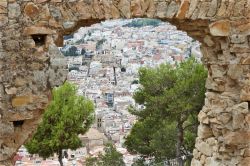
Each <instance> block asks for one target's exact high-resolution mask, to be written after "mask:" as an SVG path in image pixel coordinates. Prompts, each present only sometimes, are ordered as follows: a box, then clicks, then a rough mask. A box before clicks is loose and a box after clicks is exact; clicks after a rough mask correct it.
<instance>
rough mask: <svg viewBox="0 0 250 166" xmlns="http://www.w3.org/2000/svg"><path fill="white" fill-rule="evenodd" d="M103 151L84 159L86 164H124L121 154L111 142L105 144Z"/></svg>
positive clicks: (104, 165)
mask: <svg viewBox="0 0 250 166" xmlns="http://www.w3.org/2000/svg"><path fill="white" fill-rule="evenodd" d="M104 151H105V153H104V154H101V153H100V154H99V155H98V157H90V158H88V159H87V160H86V166H125V163H124V161H123V156H122V154H121V153H120V152H118V151H117V150H116V148H115V146H114V145H113V144H111V143H108V144H106V146H105V148H104Z"/></svg>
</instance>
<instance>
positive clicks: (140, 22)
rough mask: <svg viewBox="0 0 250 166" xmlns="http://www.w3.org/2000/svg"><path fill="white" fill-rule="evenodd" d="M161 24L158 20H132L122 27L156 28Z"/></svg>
mask: <svg viewBox="0 0 250 166" xmlns="http://www.w3.org/2000/svg"><path fill="white" fill-rule="evenodd" d="M160 24H161V21H160V20H156V19H146V18H145V19H135V20H132V21H131V22H130V23H127V24H125V25H123V27H136V28H141V27H144V26H153V27H157V26H159V25H160Z"/></svg>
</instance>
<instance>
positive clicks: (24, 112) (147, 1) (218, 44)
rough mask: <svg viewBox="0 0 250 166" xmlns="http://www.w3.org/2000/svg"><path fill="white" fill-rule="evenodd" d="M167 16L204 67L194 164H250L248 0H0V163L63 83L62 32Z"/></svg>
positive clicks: (8, 158) (33, 125)
mask: <svg viewBox="0 0 250 166" xmlns="http://www.w3.org/2000/svg"><path fill="white" fill-rule="evenodd" d="M133 17H149V18H158V19H161V20H163V21H168V22H170V23H172V24H173V25H175V26H177V27H178V29H180V30H183V31H186V32H187V33H188V35H189V36H191V37H193V38H194V39H197V40H199V41H200V42H201V43H202V48H201V49H202V53H203V63H204V65H206V66H207V68H208V70H209V76H208V79H207V83H206V88H207V93H206V101H205V106H204V107H203V109H202V111H201V112H200V114H199V121H200V126H199V129H198V138H197V140H196V146H195V147H196V148H195V149H194V152H193V154H194V158H193V161H192V165H193V166H202V165H210V166H217V165H230V166H232V165H241V166H243V165H244V166H246V165H250V0H0V30H1V31H0V162H1V163H2V164H5V165H11V164H10V161H11V158H12V157H13V155H14V154H15V152H16V150H17V149H18V148H19V147H20V145H22V144H23V143H24V142H25V140H26V139H27V138H28V137H30V136H31V134H32V132H33V131H34V130H35V129H36V125H37V123H38V122H39V120H40V117H41V115H42V113H43V110H44V108H45V106H46V105H47V104H48V102H49V99H50V94H51V92H50V90H51V88H52V87H54V86H57V85H60V84H62V83H63V81H64V80H65V77H66V74H67V73H66V70H65V62H64V61H63V59H62V58H61V55H60V53H59V52H58V49H57V47H56V45H57V46H59V45H61V44H62V42H63V35H65V34H69V33H72V32H74V31H75V30H76V29H77V28H79V27H81V26H90V25H91V24H94V23H97V22H100V21H102V20H106V19H116V18H133Z"/></svg>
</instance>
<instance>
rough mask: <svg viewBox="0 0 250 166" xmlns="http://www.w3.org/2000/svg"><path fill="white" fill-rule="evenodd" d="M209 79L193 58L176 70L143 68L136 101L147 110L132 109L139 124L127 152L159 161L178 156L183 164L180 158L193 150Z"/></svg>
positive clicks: (133, 132) (129, 140) (134, 130)
mask: <svg viewBox="0 0 250 166" xmlns="http://www.w3.org/2000/svg"><path fill="white" fill-rule="evenodd" d="M206 77H207V71H206V70H205V69H204V67H203V66H202V64H199V63H198V62H196V60H195V59H194V58H191V59H189V60H187V61H185V62H183V63H181V64H179V65H177V66H176V67H172V66H170V65H168V64H164V65H161V66H159V67H158V68H155V69H153V68H142V69H140V71H139V83H140V84H141V87H140V88H139V90H138V91H136V92H135V94H134V96H133V98H134V99H135V101H136V103H137V104H141V105H144V106H145V108H144V109H141V110H137V109H136V108H134V107H130V109H129V111H130V112H131V113H132V114H133V115H136V116H137V118H138V121H137V122H136V124H135V125H134V126H133V128H132V130H131V133H130V135H128V136H127V138H126V141H125V146H126V147H127V148H128V150H129V151H130V152H133V153H138V154H140V155H141V156H142V157H144V158H146V157H151V158H154V160H155V161H156V162H158V161H163V160H166V159H167V158H168V159H169V158H174V156H175V157H176V158H178V160H179V165H183V164H184V163H183V161H182V159H181V156H183V155H188V153H190V152H191V151H192V148H193V147H194V142H195V140H194V139H195V137H196V132H197V126H198V121H197V115H198V112H199V111H200V110H201V108H202V106H203V104H204V98H205V81H206Z"/></svg>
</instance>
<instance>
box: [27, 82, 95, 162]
mask: <svg viewBox="0 0 250 166" xmlns="http://www.w3.org/2000/svg"><path fill="white" fill-rule="evenodd" d="M76 92H77V89H76V87H75V86H74V85H72V84H70V83H68V82H66V83H64V85H63V86H61V87H59V88H54V89H53V98H52V101H51V102H50V104H49V105H48V107H47V109H46V111H45V113H44V115H43V119H42V122H41V123H40V124H39V126H38V128H37V131H36V132H35V134H34V136H33V138H32V139H31V140H30V141H29V142H28V143H27V144H26V145H25V146H26V148H27V149H28V152H29V153H31V154H38V155H39V156H41V157H43V158H44V159H46V158H48V157H50V156H52V155H53V154H54V153H57V155H58V160H59V162H60V165H63V163H62V158H63V156H62V150H63V149H72V150H75V149H77V148H79V147H81V146H82V143H81V140H80V139H79V137H78V135H79V134H84V133H86V132H87V130H88V129H89V128H90V126H91V124H92V122H93V119H94V114H93V113H94V105H93V103H92V102H91V101H90V100H88V99H85V98H84V97H82V96H77V95H76Z"/></svg>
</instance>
